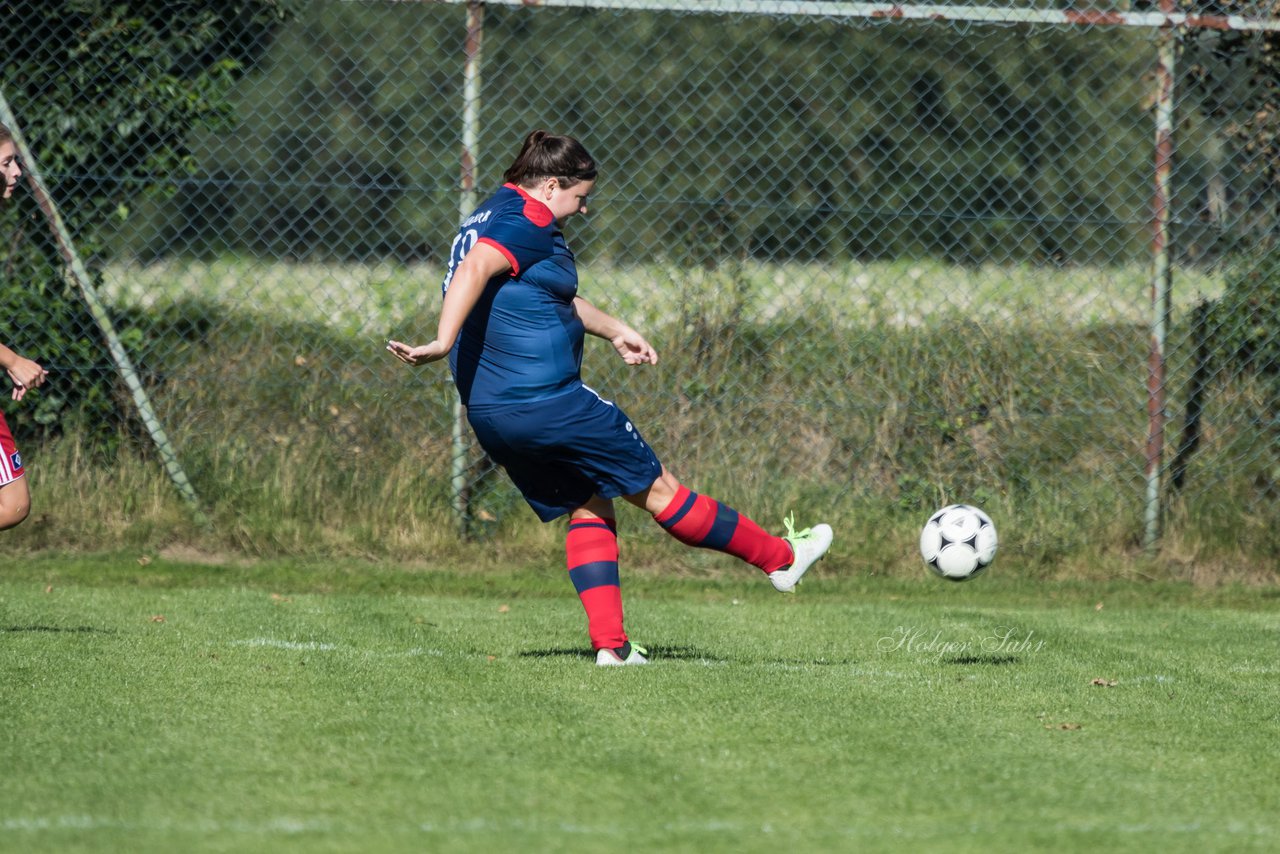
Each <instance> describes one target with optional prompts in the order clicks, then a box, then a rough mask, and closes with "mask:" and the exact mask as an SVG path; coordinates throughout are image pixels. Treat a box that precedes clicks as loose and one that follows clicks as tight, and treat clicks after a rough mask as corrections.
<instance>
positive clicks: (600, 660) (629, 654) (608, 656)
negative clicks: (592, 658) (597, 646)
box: [596, 641, 649, 667]
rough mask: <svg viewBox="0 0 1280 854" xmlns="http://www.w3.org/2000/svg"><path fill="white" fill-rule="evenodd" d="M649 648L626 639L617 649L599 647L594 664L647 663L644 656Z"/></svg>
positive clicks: (612, 665)
mask: <svg viewBox="0 0 1280 854" xmlns="http://www.w3.org/2000/svg"><path fill="white" fill-rule="evenodd" d="M648 654H649V650H647V649H645V648H644V647H642V646H636V645H635V644H633V643H632V642H631V641H627V642H626V643H625V644H623V645H622V646H620V647H618V648H617V649H609V648H607V647H606V648H605V649H601V650H598V651H597V652H596V664H597V665H598V666H600V667H622V666H623V665H626V664H648V663H649V659H647V658H645V656H646V655H648Z"/></svg>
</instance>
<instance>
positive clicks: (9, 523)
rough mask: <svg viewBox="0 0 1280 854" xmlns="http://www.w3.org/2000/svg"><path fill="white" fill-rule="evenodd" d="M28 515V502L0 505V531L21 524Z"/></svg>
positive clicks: (29, 509) (29, 513)
mask: <svg viewBox="0 0 1280 854" xmlns="http://www.w3.org/2000/svg"><path fill="white" fill-rule="evenodd" d="M30 515H31V502H30V501H23V502H21V503H20V504H14V505H0V531H3V530H5V529H7V528H12V527H14V526H15V525H18V524H21V523H22V521H23V520H24V519H26V518H27V517H28V516H30Z"/></svg>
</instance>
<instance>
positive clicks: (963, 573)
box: [920, 504, 996, 581]
mask: <svg viewBox="0 0 1280 854" xmlns="http://www.w3.org/2000/svg"><path fill="white" fill-rule="evenodd" d="M920 554H921V556H922V557H923V558H924V562H925V564H926V565H928V567H929V569H931V570H933V571H934V572H935V573H937V574H938V575H940V576H942V577H943V578H945V579H947V580H948V581H965V580H967V579H970V578H973V577H974V576H975V575H977V574H978V573H980V572H982V571H983V570H984V569H986V568H987V567H988V566H990V565H991V561H993V560H995V557H996V526H995V523H994V522H992V521H991V517H990V516H988V515H987V514H986V513H983V512H982V511H981V510H979V509H978V508H977V507H973V506H970V505H968V504H949V505H947V506H946V507H943V508H942V509H941V510H939V511H938V512H936V513H934V514H933V515H932V516H930V517H929V521H928V522H925V524H924V530H922V531H921V532H920Z"/></svg>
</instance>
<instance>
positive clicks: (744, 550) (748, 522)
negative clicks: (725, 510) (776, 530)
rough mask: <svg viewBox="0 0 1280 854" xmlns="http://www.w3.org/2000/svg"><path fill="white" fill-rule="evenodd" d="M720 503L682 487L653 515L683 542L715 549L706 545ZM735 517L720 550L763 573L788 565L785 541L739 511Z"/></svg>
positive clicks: (789, 551)
mask: <svg viewBox="0 0 1280 854" xmlns="http://www.w3.org/2000/svg"><path fill="white" fill-rule="evenodd" d="M691 498H692V502H691V501H690V499H691ZM720 506H721V505H720V504H719V502H717V501H716V500H715V499H714V498H709V497H707V496H705V495H698V494H697V493H695V492H692V491H691V490H689V489H687V488H685V487H684V486H681V487H680V488H679V489H677V490H676V494H675V497H674V498H672V499H671V502H670V503H669V504H668V505H667V506H666V507H664V508H663V509H662V510H661V511H660V512H659V513H657V514H655V515H654V517H653V518H654V519H655V520H656V521H657V522H658V524H660V525H662V527H663V528H664V529H665V530H666V531H667V533H669V534H670V535H671V536H673V537H675V538H676V539H677V540H679V541H680V542H682V543H684V544H686V545H690V546H695V547H699V548H714V546H708V545H707V544H706V537H707V534H708V533H709V532H710V531H711V528H712V526H713V525H714V524H715V522H716V514H717V512H718V510H719V508H720ZM725 506H727V505H725ZM686 508H687V509H686ZM682 512H683V515H681V513H682ZM735 512H736V511H735ZM737 516H738V522H737V525H736V527H735V528H734V530H733V534H732V535H731V536H730V537H729V541H728V542H727V543H726V544H725V546H724V547H723V548H720V549H718V550H719V551H722V552H725V553H726V554H730V555H733V556H734V557H736V558H738V559H740V560H744V561H746V562H747V563H749V564H751V565H752V566H755V567H759V568H760V569H761V570H763V571H764V572H773V571H774V570H777V569H782V568H783V567H785V566H789V565H790V564H791V560H792V557H793V556H792V553H791V546H790V544H788V543H787V541H786V540H784V539H782V537H775V536H774V535H773V534H770V533H768V532H767V531H765V530H764V529H763V528H761V527H760V526H759V525H757V524H756V523H755V522H754V521H753V520H752V519H751V518H750V517H748V516H745V515H743V514H742V513H738V514H737ZM673 519H674V520H675V521H672V520H673Z"/></svg>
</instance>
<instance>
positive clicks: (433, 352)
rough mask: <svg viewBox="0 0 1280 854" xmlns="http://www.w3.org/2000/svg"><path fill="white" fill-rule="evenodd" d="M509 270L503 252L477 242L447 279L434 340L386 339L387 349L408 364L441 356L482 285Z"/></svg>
mask: <svg viewBox="0 0 1280 854" xmlns="http://www.w3.org/2000/svg"><path fill="white" fill-rule="evenodd" d="M510 270H511V261H510V259H509V258H508V257H507V256H506V255H504V254H503V253H502V252H500V251H498V249H496V248H495V247H494V246H492V245H490V244H488V243H484V242H481V243H477V244H476V245H475V246H473V247H471V251H469V252H467V255H466V257H465V258H463V259H462V263H460V264H459V265H458V267H457V269H455V270H454V271H453V275H452V276H451V277H450V279H449V287H448V290H446V291H445V294H444V306H443V307H442V308H441V309H440V322H439V324H438V325H437V327H436V337H435V340H434V341H432V342H430V343H428V344H420V345H418V346H416V347H415V346H412V345H409V344H402V343H401V342H399V341H388V342H387V349H388V350H390V351H391V354H392V355H394V356H395V357H396V358H397V359H399V360H400V361H402V362H405V363H406V364H410V365H425V364H427V363H428V362H434V361H437V360H439V359H443V358H444V357H445V356H447V355H449V351H450V350H452V349H453V342H454V341H456V340H457V339H458V333H459V332H460V331H461V330H462V324H463V323H464V322H465V321H466V319H467V316H468V315H469V314H471V310H472V309H473V308H475V307H476V303H477V302H478V301H479V300H480V295H481V294H482V293H484V288H485V285H487V284H488V283H489V280H490V279H492V278H494V277H495V276H501V275H503V274H504V273H507V272H509V271H510Z"/></svg>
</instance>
